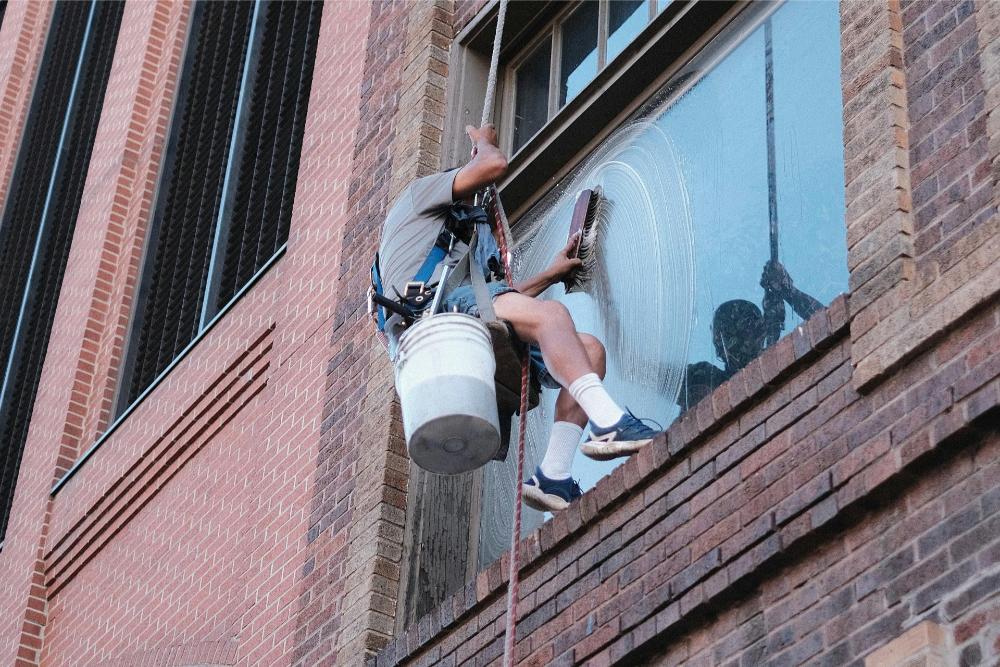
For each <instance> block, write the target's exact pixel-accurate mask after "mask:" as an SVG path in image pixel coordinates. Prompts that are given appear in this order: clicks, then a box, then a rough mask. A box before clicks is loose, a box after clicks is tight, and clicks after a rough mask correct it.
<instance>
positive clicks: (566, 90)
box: [559, 0, 614, 106]
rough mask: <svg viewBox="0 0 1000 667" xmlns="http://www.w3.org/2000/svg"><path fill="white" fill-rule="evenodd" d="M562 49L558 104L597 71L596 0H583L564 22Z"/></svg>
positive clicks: (569, 97)
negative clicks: (587, 0)
mask: <svg viewBox="0 0 1000 667" xmlns="http://www.w3.org/2000/svg"><path fill="white" fill-rule="evenodd" d="M611 4H614V3H611ZM561 50H562V58H561V59H560V61H559V106H562V105H564V104H566V102H568V101H570V100H571V99H573V98H574V97H576V95H577V93H579V92H580V91H581V90H583V87H584V86H585V85H587V84H588V83H590V80H591V79H593V78H594V75H595V74H597V3H596V2H594V0H590V2H584V3H583V4H582V5H580V7H579V8H578V9H577V10H576V11H574V12H573V13H572V14H570V15H569V18H568V19H566V22H565V23H563V25H562V47H561Z"/></svg>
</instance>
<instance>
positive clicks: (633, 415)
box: [625, 408, 663, 431]
mask: <svg viewBox="0 0 1000 667" xmlns="http://www.w3.org/2000/svg"><path fill="white" fill-rule="evenodd" d="M625 412H627V413H628V416H629V417H631V418H632V419H634V420H636V421H637V422H640V423H642V424H643V425H645V423H646V422H652V423H653V424H656V428H657V430H660V431H662V430H663V425H662V424H660V422H658V421H656V420H655V419H652V418H650V417H638V416H636V415H635V413H633V412H632V411H631V410H629V409H628V408H625Z"/></svg>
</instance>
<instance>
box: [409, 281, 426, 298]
mask: <svg viewBox="0 0 1000 667" xmlns="http://www.w3.org/2000/svg"><path fill="white" fill-rule="evenodd" d="M426 287H427V285H426V284H425V283H424V281H423V280H410V281H408V282H407V283H406V287H404V288H403V298H404V299H412V298H414V297H417V296H419V295H421V294H422V293H423V291H424V289H426Z"/></svg>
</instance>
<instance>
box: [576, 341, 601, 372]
mask: <svg viewBox="0 0 1000 667" xmlns="http://www.w3.org/2000/svg"><path fill="white" fill-rule="evenodd" d="M577 335H578V336H579V338H580V343H582V344H583V349H585V350H586V351H587V357H588V358H589V359H590V361H591V363H592V364H593V365H594V369H595V370H596V371H598V373H599V374H600V375H601V376H602V377H603V376H604V369H605V364H606V361H607V350H606V349H605V347H604V343H602V342H601V341H600V340H599V339H597V338H596V337H594V336H592V335H590V334H588V333H581V334H577Z"/></svg>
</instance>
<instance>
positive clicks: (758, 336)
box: [677, 260, 823, 411]
mask: <svg viewBox="0 0 1000 667" xmlns="http://www.w3.org/2000/svg"><path fill="white" fill-rule="evenodd" d="M760 285H761V287H763V288H764V300H763V307H764V308H763V312H762V311H761V309H760V308H758V307H757V306H756V304H753V303H751V302H749V301H746V300H744V299H733V300H731V301H726V302H725V303H723V304H721V305H720V306H719V307H718V308H716V309H715V315H714V316H713V317H712V344H713V345H714V346H715V354H716V355H717V356H718V357H719V359H720V360H721V361H722V363H723V367H722V368H719V367H718V366H716V365H714V364H712V363H710V362H708V361H699V362H696V363H693V364H688V367H687V373H686V374H685V377H684V382H683V384H682V386H681V393H680V395H679V396H678V397H677V404H678V405H680V407H681V410H682V411H684V410H687V409H688V408H689V407H691V406H692V405H694V404H696V403H697V402H698V401H700V400H701V399H703V398H705V397H706V396H708V395H709V394H711V393H712V390H713V389H715V388H716V387H718V386H719V385H720V384H722V383H723V382H725V381H726V380H728V379H729V378H731V377H732V376H733V375H734V374H735V373H736V372H737V371H738V370H740V369H741V368H743V367H744V366H746V365H747V364H748V363H750V362H751V361H753V360H754V358H756V357H757V356H758V355H759V354H760V353H761V352H762V351H764V348H766V347H768V346H770V345H772V344H774V343H775V342H777V340H778V338H779V337H780V336H781V330H782V328H783V327H784V326H785V311H784V304H785V303H788V304H789V305H790V306H791V307H792V310H794V311H795V313H796V314H797V315H798V316H799V317H801V318H802V319H803V320H807V319H809V317H811V316H812V314H813V313H815V312H816V311H817V310H819V309H820V308H822V307H823V304H821V303H820V302H819V301H817V300H816V299H814V298H813V297H811V296H809V295H808V294H806V293H805V292H803V291H801V290H799V289H798V288H796V287H795V285H794V283H793V282H792V278H791V276H789V275H788V271H786V270H785V267H784V266H782V265H781V263H780V262H778V261H776V260H769V261H768V262H767V264H765V265H764V271H763V273H762V274H761V277H760Z"/></svg>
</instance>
